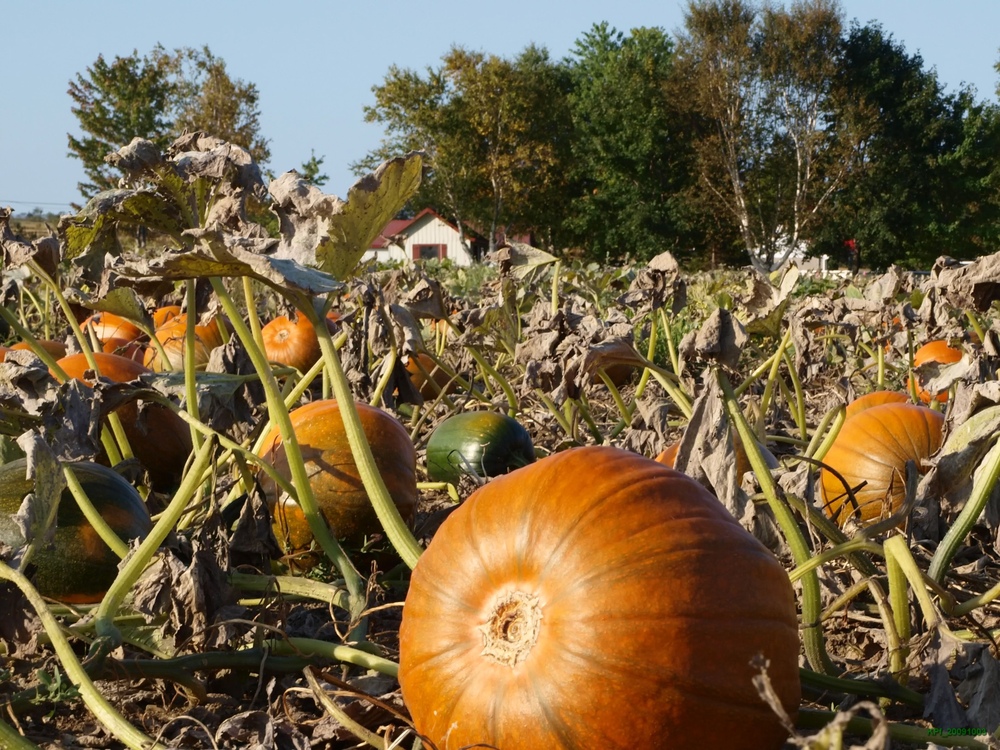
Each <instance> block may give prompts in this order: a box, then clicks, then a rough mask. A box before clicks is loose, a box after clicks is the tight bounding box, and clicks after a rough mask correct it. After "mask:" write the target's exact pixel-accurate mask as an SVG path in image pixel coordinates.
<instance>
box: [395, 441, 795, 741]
mask: <svg viewBox="0 0 1000 750" xmlns="http://www.w3.org/2000/svg"><path fill="white" fill-rule="evenodd" d="M399 649H400V653H399V681H400V685H401V688H402V694H403V700H404V702H405V704H406V706H407V708H408V709H409V711H410V714H411V716H412V718H413V722H414V726H415V729H416V731H417V732H419V733H420V734H421V735H423V736H425V737H427V738H429V739H430V741H431V742H432V743H433V746H434V747H436V748H438V750H458V749H459V748H466V747H497V748H503V750H538V749H539V748H546V750H591V749H593V748H605V749H612V750H635V749H636V748H668V747H669V748H727V750H777V749H778V748H780V747H781V746H782V744H783V743H784V741H785V739H786V737H787V732H786V730H785V728H784V727H783V726H782V723H781V721H780V720H779V719H778V717H777V716H776V715H775V713H774V712H773V711H772V709H771V707H770V706H769V705H768V704H767V703H766V702H765V701H764V700H763V699H762V698H761V697H760V695H759V694H758V692H757V689H756V688H755V687H754V682H753V680H754V677H755V675H756V674H757V673H758V671H759V670H758V669H757V668H756V667H755V666H754V665H753V662H754V661H755V659H756V658H758V657H763V659H766V660H767V663H768V666H767V674H768V677H769V678H770V681H771V684H772V685H773V687H774V690H775V692H776V694H777V696H778V699H779V700H780V701H781V704H782V705H783V707H784V709H785V711H787V712H788V714H789V715H790V716H792V717H794V716H795V714H796V712H797V709H798V704H799V699H800V684H799V636H798V622H797V617H796V605H795V596H794V593H793V591H792V586H791V584H790V583H789V580H788V575H787V573H786V572H785V570H784V568H783V567H782V565H781V564H780V563H779V562H778V560H777V559H776V558H775V557H774V556H773V555H772V554H771V553H770V552H769V551H768V550H767V549H766V548H765V547H764V546H763V545H762V544H761V543H760V542H758V541H757V540H756V539H755V538H754V537H753V536H752V535H751V534H749V533H748V532H747V531H746V530H745V529H743V527H742V526H740V525H739V524H738V523H737V522H736V521H735V520H734V519H733V517H732V516H731V515H730V514H729V513H728V512H727V511H726V510H725V508H724V507H723V506H722V505H721V504H720V503H719V502H718V500H716V499H715V498H714V497H713V496H711V495H710V494H709V493H708V492H707V490H705V489H703V488H702V487H701V486H700V485H699V484H698V483H697V482H695V481H694V480H693V479H690V478H689V477H687V476H685V475H684V474H681V473H679V472H676V471H673V470H671V469H668V468H666V467H665V466H663V465H661V464H659V463H657V462H655V461H652V460H650V459H648V458H644V457H642V456H639V455H637V454H634V453H630V452H627V451H622V450H619V449H616V448H609V447H598V446H591V447H585V448H575V449H571V450H567V451H565V452H563V453H557V454H554V455H552V456H549V457H547V458H543V459H541V460H539V461H537V462H536V463H534V464H532V465H530V466H526V467H524V468H522V469H518V470H516V471H513V472H511V473H510V474H507V475H505V476H502V477H498V478H496V479H494V480H492V481H491V482H490V483H488V484H486V485H485V486H483V487H481V488H480V489H479V490H477V491H476V492H475V493H473V494H472V495H471V496H470V497H469V498H468V499H467V500H466V501H465V502H464V503H463V504H462V505H460V506H459V507H458V508H457V509H456V510H455V511H454V512H453V513H452V514H451V515H450V516H449V517H448V518H447V519H446V520H445V522H444V524H443V525H442V526H441V527H440V529H439V530H438V531H437V533H436V535H435V536H434V538H433V539H432V540H431V543H430V545H429V546H428V548H427V550H426V551H425V552H424V554H423V555H422V556H421V557H420V559H419V561H418V562H417V565H416V567H415V569H414V570H413V574H412V579H411V582H410V587H409V591H408V593H407V595H406V602H405V605H404V607H403V619H402V625H401V627H400V631H399Z"/></svg>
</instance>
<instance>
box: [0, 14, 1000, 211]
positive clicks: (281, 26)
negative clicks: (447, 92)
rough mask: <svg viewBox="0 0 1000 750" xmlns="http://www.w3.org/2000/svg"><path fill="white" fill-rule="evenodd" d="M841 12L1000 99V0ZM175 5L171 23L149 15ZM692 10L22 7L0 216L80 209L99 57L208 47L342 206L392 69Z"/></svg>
mask: <svg viewBox="0 0 1000 750" xmlns="http://www.w3.org/2000/svg"><path fill="white" fill-rule="evenodd" d="M841 6H842V7H843V9H844V12H845V17H846V19H847V20H848V21H849V20H851V19H853V18H857V19H858V20H859V21H861V22H862V23H865V22H868V21H871V20H875V21H878V22H880V23H881V24H882V26H883V27H884V28H885V29H886V30H887V31H888V32H890V33H891V34H892V35H893V36H894V37H895V39H896V40H898V41H901V42H902V43H903V44H904V46H905V48H906V50H907V52H909V53H917V52H919V53H920V54H921V56H922V57H923V59H924V64H925V67H926V68H930V67H933V68H936V70H937V72H938V76H939V78H940V80H941V81H942V83H943V84H944V85H945V86H946V88H947V89H948V90H950V91H954V90H955V89H956V88H957V87H958V86H959V85H960V84H961V83H963V82H964V83H970V84H972V85H974V86H975V87H976V89H977V91H978V93H979V97H980V98H981V99H990V100H993V99H995V98H996V94H995V89H996V86H997V82H998V78H1000V76H998V75H997V73H996V72H995V71H994V69H993V65H994V64H995V63H996V62H997V60H998V57H1000V53H998V47H1000V31H998V29H1000V2H997V0H954V2H951V3H948V4H947V6H946V4H945V3H943V2H941V0H867V2H866V1H865V0H842V2H841ZM164 7H169V8H170V13H169V15H162V16H157V15H155V14H154V13H152V12H151V11H150V10H147V8H148V9H152V8H164ZM684 7H686V3H682V2H678V1H677V0H618V1H617V2H610V3H609V2H607V1H606V0H601V1H598V0H576V1H575V2H572V3H565V2H555V1H553V0H506V1H505V2H502V3H480V2H470V0H429V1H428V2H424V3H414V2H399V1H398V0H374V1H373V2H364V1H363V0H353V1H352V2H336V1H331V2H315V1H311V2H300V1H298V0H286V2H284V3H274V2H269V3H263V2H257V1H256V0H245V1H244V2H242V3H218V2H216V3H210V2H192V1H191V0H175V1H174V2H172V3H166V4H163V3H157V4H155V5H154V4H152V3H149V4H147V3H141V2H134V0H132V1H130V2H126V1H125V0H114V1H108V2H104V1H102V0H91V2H89V3H86V4H84V3H80V2H69V1H68V0H58V1H57V0H31V1H29V2H8V3H5V4H4V6H3V10H2V17H3V20H4V24H3V25H4V31H3V32H2V33H3V37H4V39H3V57H2V59H3V62H4V66H3V67H4V86H3V92H2V94H0V96H2V97H3V98H2V104H0V206H6V205H10V206H12V207H13V208H14V210H15V211H28V210H31V209H32V208H34V207H35V206H42V207H44V208H45V209H47V210H53V211H65V210H68V208H69V206H68V204H69V203H70V201H79V200H80V196H79V193H78V191H77V188H76V184H77V182H79V181H81V180H82V179H83V172H82V170H81V169H80V166H79V162H78V161H77V160H75V159H71V158H69V157H68V156H67V155H66V154H67V145H66V134H67V133H69V132H72V133H75V134H79V131H78V129H77V123H76V120H75V118H74V117H73V115H72V113H71V112H70V106H71V103H70V99H69V96H68V95H67V94H66V89H67V87H68V83H69V81H70V80H71V79H72V78H73V77H74V76H75V74H76V73H78V72H82V71H84V70H85V69H86V68H87V66H89V65H90V64H91V63H93V61H94V60H95V59H96V58H97V56H98V55H99V54H103V55H104V56H105V58H108V59H111V58H114V57H115V56H116V55H127V54H129V53H131V52H132V50H133V49H136V50H138V51H139V52H140V54H145V53H147V52H149V51H150V50H151V49H152V48H153V46H154V45H155V44H156V43H157V42H159V43H161V44H162V45H163V46H164V47H166V48H167V49H174V48H176V47H200V46H202V45H204V44H207V45H208V46H209V47H210V48H211V50H212V52H213V53H214V54H215V55H216V56H218V57H222V58H223V59H225V61H226V63H227V66H228V70H229V73H230V75H232V76H234V77H238V78H242V79H244V80H247V81H252V82H253V83H256V84H257V87H258V89H259V90H260V95H261V102H260V103H261V114H262V116H261V125H262V131H263V133H264V135H265V137H267V138H269V139H270V141H271V162H270V164H269V165H268V166H269V167H270V169H272V170H273V171H274V172H275V173H276V174H280V173H282V172H284V171H286V170H289V169H293V168H297V167H298V166H299V165H301V164H302V162H303V161H305V160H307V159H308V158H309V155H310V149H313V150H315V152H316V155H317V156H323V157H325V162H324V165H323V168H324V171H325V172H326V173H327V174H328V175H329V176H330V181H329V182H328V183H327V185H326V187H325V190H326V191H328V192H332V193H335V194H337V195H340V196H344V195H345V194H346V192H347V189H348V187H350V185H351V184H352V183H353V181H354V176H353V175H352V174H351V171H350V169H349V164H350V163H351V162H352V161H355V160H357V159H359V158H360V157H362V156H363V155H364V154H365V153H367V152H368V151H370V150H371V149H373V148H375V147H376V146H377V145H378V143H379V141H380V139H381V136H382V132H381V128H380V127H379V126H378V125H372V124H368V123H365V122H364V116H363V111H362V109H363V107H364V106H365V105H367V104H371V103H372V101H373V99H372V94H371V88H372V86H374V85H376V84H378V83H380V82H381V81H382V80H383V79H384V77H385V74H386V71H387V69H388V67H389V66H390V65H391V64H393V63H395V64H397V65H400V66H402V67H408V68H414V69H417V70H423V69H425V68H426V67H427V66H436V65H438V64H439V63H440V60H441V57H442V55H444V54H445V53H446V52H447V50H448V48H449V47H450V46H452V45H453V44H459V45H462V46H465V47H467V48H470V49H474V50H482V51H484V52H487V53H493V54H498V55H501V56H513V55H515V54H517V53H518V52H519V51H520V50H521V49H523V48H524V47H525V46H526V45H527V44H529V43H532V42H534V43H536V44H538V45H540V46H544V47H546V48H547V49H548V50H549V52H550V54H551V55H552V57H553V58H557V59H558V58H561V57H563V56H564V55H566V54H567V53H568V52H569V50H570V49H571V47H572V46H573V43H574V42H575V40H576V39H578V38H579V37H580V36H581V34H582V33H583V32H585V31H586V30H588V29H589V28H590V27H591V26H592V25H593V24H594V23H597V22H600V21H607V22H608V23H609V24H611V25H612V26H614V27H615V28H617V29H619V30H622V31H627V30H629V29H631V28H633V27H637V26H659V27H662V28H664V29H666V30H667V31H668V32H675V31H677V30H679V29H680V28H681V27H682V25H683V8H684ZM946 7H947V9H945V8H946ZM81 9H86V10H85V11H83V10H81Z"/></svg>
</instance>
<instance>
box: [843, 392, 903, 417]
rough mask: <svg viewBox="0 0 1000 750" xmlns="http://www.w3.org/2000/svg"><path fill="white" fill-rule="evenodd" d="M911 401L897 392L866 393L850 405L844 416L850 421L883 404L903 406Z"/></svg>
mask: <svg viewBox="0 0 1000 750" xmlns="http://www.w3.org/2000/svg"><path fill="white" fill-rule="evenodd" d="M909 400H910V399H909V398H907V397H906V394H905V393H898V392H897V391H872V392H871V393H866V394H865V395H864V396H858V397H857V398H856V399H854V400H853V401H852V402H851V403H849V404H848V405H847V409H846V410H845V412H844V416H845V418H847V419H850V418H851V417H853V416H854V415H855V414H857V413H858V412H862V411H864V410H865V409H870V408H871V407H873V406H879V405H881V404H903V403H906V402H907V401H909Z"/></svg>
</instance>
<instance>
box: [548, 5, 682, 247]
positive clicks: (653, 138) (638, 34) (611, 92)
mask: <svg viewBox="0 0 1000 750" xmlns="http://www.w3.org/2000/svg"><path fill="white" fill-rule="evenodd" d="M566 64H567V66H568V70H569V75H570V80H571V82H572V89H571V93H570V106H571V109H572V117H573V125H574V134H573V146H572V148H573V159H572V176H573V179H574V185H573V190H574V191H575V197H574V200H573V204H572V208H571V209H570V210H569V212H568V215H567V218H566V224H567V227H568V228H569V229H570V230H571V236H572V238H573V242H574V244H575V245H577V246H579V247H582V248H585V251H586V254H587V255H588V256H589V257H592V258H595V259H604V258H620V257H622V256H624V255H626V254H631V255H632V256H633V257H638V258H650V257H652V256H653V255H656V254H657V253H659V252H662V251H663V250H665V249H670V250H672V251H673V252H674V253H675V254H679V255H684V254H685V253H686V249H687V248H688V247H690V245H691V242H692V238H691V237H690V236H689V228H688V227H687V226H686V225H685V219H684V207H683V204H682V201H681V195H682V193H683V191H684V189H685V188H686V187H687V185H688V183H689V182H690V173H691V164H690V162H691V157H692V154H691V151H690V149H689V148H688V141H687V138H686V134H685V133H684V131H683V127H682V125H683V123H682V121H681V119H680V117H679V114H678V112H679V110H678V108H677V107H676V106H674V103H673V101H672V99H671V97H670V96H668V92H667V90H666V84H667V81H668V80H669V78H670V75H671V71H672V67H673V42H672V41H671V39H670V38H669V37H668V36H667V35H666V33H665V32H664V31H663V30H662V29H658V28H641V29H633V30H632V31H631V33H630V34H629V35H628V36H625V35H624V34H622V33H621V32H619V31H617V30H615V29H613V28H611V27H609V26H608V24H606V23H600V24H595V25H594V26H593V27H592V28H591V30H590V31H588V32H586V33H585V34H584V35H583V36H582V37H581V38H580V39H578V40H577V42H576V44H575V45H574V47H573V49H572V51H571V53H570V57H569V58H568V60H567V61H566Z"/></svg>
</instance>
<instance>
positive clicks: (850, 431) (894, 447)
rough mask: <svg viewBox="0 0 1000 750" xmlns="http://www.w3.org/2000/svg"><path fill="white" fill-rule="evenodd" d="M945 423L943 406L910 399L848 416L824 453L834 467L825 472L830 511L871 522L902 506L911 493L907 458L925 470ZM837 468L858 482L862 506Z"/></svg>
mask: <svg viewBox="0 0 1000 750" xmlns="http://www.w3.org/2000/svg"><path fill="white" fill-rule="evenodd" d="M943 429H944V417H943V416H942V415H941V414H940V413H939V412H936V411H934V410H933V409H928V408H926V407H924V406H916V405H914V404H910V403H899V402H896V403H891V402H890V403H886V404H881V405H879V406H872V407H870V408H868V409H865V410H863V411H860V412H858V413H857V414H855V415H854V416H852V417H851V418H850V419H848V420H846V421H845V422H844V424H843V426H842V427H841V428H840V432H839V433H838V434H837V438H836V439H835V440H834V441H833V445H832V446H830V450H829V451H827V454H826V456H825V457H824V459H823V463H824V465H825V467H829V468H824V469H823V470H822V471H821V472H820V488H821V492H822V498H823V508H824V510H825V511H826V513H827V515H829V516H830V518H832V519H833V520H835V521H836V522H837V523H839V524H840V525H844V524H845V523H846V522H847V520H848V519H849V518H851V517H854V518H855V519H856V520H857V521H858V522H859V523H861V524H868V523H872V522H874V521H877V520H878V519H879V518H884V517H886V516H889V515H891V514H892V513H894V512H896V511H897V510H899V508H900V506H901V505H902V504H903V499H904V498H905V495H906V462H907V461H908V460H913V461H915V462H916V464H917V467H918V468H919V469H920V470H921V471H925V470H926V469H925V468H923V467H922V465H921V464H922V462H923V461H924V459H926V458H928V457H930V456H931V455H933V454H934V453H935V452H936V451H937V450H938V448H940V447H941V440H942V437H943V436H942V431H943ZM830 469H832V470H833V471H831V470H830ZM834 471H835V472H838V473H839V474H840V475H841V476H843V478H844V480H845V481H846V482H847V484H848V485H849V486H850V487H851V488H852V489H854V488H857V489H856V490H855V492H854V498H855V500H856V501H857V507H855V506H854V505H853V504H852V502H851V499H850V496H849V495H848V494H847V490H846V488H845V487H844V482H842V481H841V480H840V479H839V478H838V477H837V476H836V474H834ZM862 485H863V486H862Z"/></svg>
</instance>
